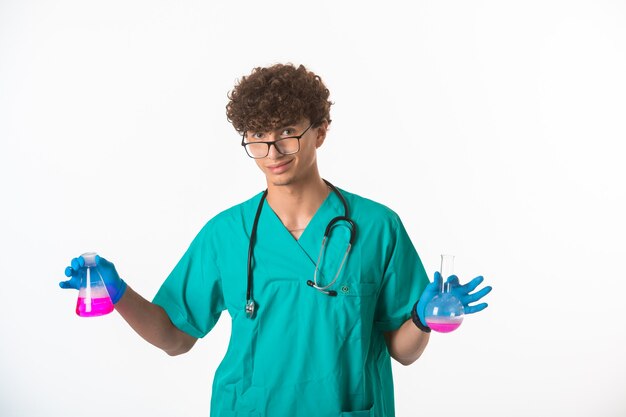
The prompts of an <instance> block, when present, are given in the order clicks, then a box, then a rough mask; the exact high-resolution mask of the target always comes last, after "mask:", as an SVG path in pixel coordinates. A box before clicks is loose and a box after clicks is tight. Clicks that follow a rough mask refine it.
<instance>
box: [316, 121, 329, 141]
mask: <svg viewBox="0 0 626 417" xmlns="http://www.w3.org/2000/svg"><path fill="white" fill-rule="evenodd" d="M327 131H328V120H326V119H324V120H323V121H322V123H321V124H320V125H319V126H318V127H317V138H316V139H315V147H316V148H319V147H320V146H322V144H323V143H324V140H325V139H326V132H327Z"/></svg>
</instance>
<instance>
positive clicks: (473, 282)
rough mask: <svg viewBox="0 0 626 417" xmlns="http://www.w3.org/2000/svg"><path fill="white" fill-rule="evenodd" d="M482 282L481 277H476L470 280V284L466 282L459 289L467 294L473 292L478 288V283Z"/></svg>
mask: <svg viewBox="0 0 626 417" xmlns="http://www.w3.org/2000/svg"><path fill="white" fill-rule="evenodd" d="M484 280H485V278H483V277H482V276H478V277H476V278H474V279H473V280H471V281H470V282H468V283H467V284H465V285H461V289H462V290H463V292H464V293H465V294H468V293H470V292H472V291H474V290H475V289H476V287H478V286H479V285H480V283H481V282H483V281H484Z"/></svg>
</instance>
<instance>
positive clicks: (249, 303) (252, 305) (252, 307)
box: [246, 180, 356, 318]
mask: <svg viewBox="0 0 626 417" xmlns="http://www.w3.org/2000/svg"><path fill="white" fill-rule="evenodd" d="M324 182H325V183H326V185H328V187H330V189H331V190H332V191H333V192H334V193H335V194H336V195H337V197H339V199H340V200H341V203H342V204H343V216H337V217H335V218H333V219H331V221H330V222H328V225H327V226H326V230H325V231H324V238H323V239H322V247H321V248H320V253H319V255H318V257H317V262H316V263H315V272H314V273H313V280H307V282H306V283H307V285H308V286H309V287H313V288H315V289H316V290H318V291H319V292H321V293H323V294H326V295H329V296H331V297H334V296H336V295H337V291H334V290H329V289H328V288H330V287H331V286H332V285H333V284H334V283H335V281H337V278H339V274H340V273H341V270H342V269H343V265H344V264H345V262H346V259H347V258H348V253H350V249H351V248H352V245H353V243H354V237H355V235H356V224H355V223H354V221H353V220H352V219H351V218H350V212H349V210H348V203H346V200H345V198H344V197H343V195H341V192H339V190H338V189H337V188H336V187H335V186H334V185H332V184H331V183H330V182H328V181H326V180H324ZM266 197H267V189H266V190H265V191H264V192H263V195H262V196H261V201H260V202H259V206H258V207H257V209H256V215H255V216H254V224H253V225H252V232H251V233H250V246H249V247H248V289H247V291H246V316H248V318H253V317H254V313H255V312H256V302H255V301H254V299H253V298H252V255H253V252H254V243H255V240H256V231H257V226H258V224H259V217H260V216H261V210H262V209H263V203H264V202H265V198H266ZM340 221H345V222H347V223H348V224H349V225H350V227H349V228H350V242H349V243H348V247H347V248H346V252H345V253H344V255H343V259H342V260H341V264H340V265H339V269H337V273H336V274H335V277H334V278H333V280H332V281H331V282H330V283H329V284H328V285H324V286H321V285H319V284H318V282H317V273H318V271H319V265H320V261H321V259H322V254H323V253H324V248H325V247H326V241H327V240H328V237H329V235H330V230H331V229H332V228H333V226H335V225H336V224H337V223H338V222H340Z"/></svg>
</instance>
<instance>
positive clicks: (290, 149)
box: [241, 123, 313, 159]
mask: <svg viewBox="0 0 626 417" xmlns="http://www.w3.org/2000/svg"><path fill="white" fill-rule="evenodd" d="M311 126H313V123H311V124H310V125H309V127H307V128H306V129H304V132H302V134H300V135H298V136H286V137H284V138H280V139H278V140H273V141H267V142H262V141H259V142H247V143H246V132H243V135H242V137H241V146H243V147H244V148H245V150H246V153H247V154H248V156H249V157H250V158H254V159H261V158H265V157H266V156H267V155H269V153H270V146H272V145H274V147H275V148H276V150H277V151H278V153H280V154H282V155H293V154H294V153H298V151H299V150H300V139H301V138H302V136H304V134H305V133H306V132H308V130H309V129H310V128H311Z"/></svg>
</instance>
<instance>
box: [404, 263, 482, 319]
mask: <svg viewBox="0 0 626 417" xmlns="http://www.w3.org/2000/svg"><path fill="white" fill-rule="evenodd" d="M483 280H484V278H483V277H481V276H478V277H476V278H474V279H473V280H471V281H470V282H468V283H467V284H465V285H461V284H459V278H458V277H457V276H456V275H450V276H449V277H448V279H447V280H446V285H450V293H451V294H452V295H454V296H455V297H456V298H458V299H459V301H461V304H463V308H464V309H465V314H473V313H478V312H479V311H481V310H484V309H485V308H487V303H480V304H476V305H472V306H470V305H469V304H470V303H474V302H476V301H478V300H480V299H481V298H483V297H484V296H485V295H487V294H489V293H490V292H491V287H490V286H487V287H485V288H483V289H481V290H480V291H477V292H475V293H473V294H471V292H472V291H474V290H475V289H476V288H477V287H478V286H479V285H480V284H481V282H483ZM441 281H442V278H441V274H440V273H439V272H438V271H437V272H435V280H434V281H433V282H431V283H430V284H428V285H427V286H426V288H424V291H423V292H422V295H421V297H420V299H419V301H418V303H417V306H416V307H415V309H416V311H417V315H418V316H419V318H420V321H421V322H422V323H423V324H426V314H425V312H426V306H427V305H428V303H429V302H430V300H432V299H433V298H434V297H435V296H436V295H437V294H439V291H440V289H441Z"/></svg>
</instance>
